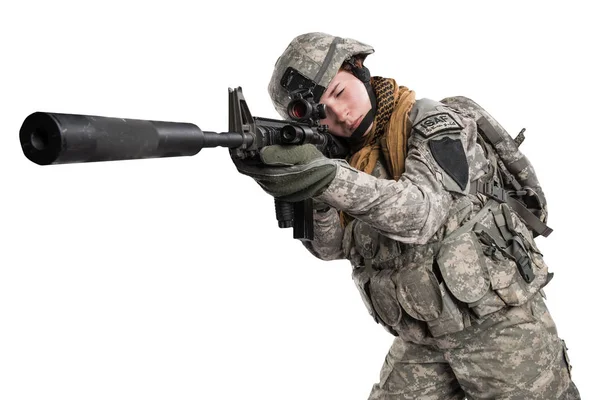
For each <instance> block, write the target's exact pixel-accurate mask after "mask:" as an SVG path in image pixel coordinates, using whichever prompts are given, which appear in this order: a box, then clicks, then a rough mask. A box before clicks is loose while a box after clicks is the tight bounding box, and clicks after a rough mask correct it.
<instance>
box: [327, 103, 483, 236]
mask: <svg viewBox="0 0 600 400" xmlns="http://www.w3.org/2000/svg"><path fill="white" fill-rule="evenodd" d="M417 115H418V116H417V119H416V123H415V124H413V130H412V132H411V135H410V138H409V142H408V155H407V159H406V163H405V166H406V169H405V172H404V174H403V175H402V177H401V178H400V179H399V180H398V181H397V182H396V181H393V180H385V179H377V178H375V177H373V176H371V175H369V174H366V173H364V172H360V171H358V170H356V169H354V168H352V167H350V166H349V165H348V164H347V163H346V162H345V161H343V160H336V162H337V163H338V169H337V172H336V176H335V178H334V180H333V181H332V182H331V184H330V185H329V186H328V187H327V189H326V190H325V191H324V192H323V193H321V194H320V195H319V196H317V197H316V199H317V200H320V201H323V202H324V203H327V204H329V205H331V206H332V207H335V208H337V209H339V210H343V211H345V212H347V213H348V214H350V215H352V216H353V217H355V218H357V219H359V220H362V221H364V222H366V223H367V224H369V225H371V226H372V227H373V228H375V229H377V230H378V231H380V232H381V233H382V234H383V235H385V236H388V237H390V238H392V239H394V240H398V241H400V242H404V243H417V244H424V243H427V242H428V241H429V240H430V239H431V237H432V236H433V235H434V234H435V233H436V232H437V231H438V230H439V229H440V228H441V226H442V225H443V224H444V223H445V222H446V219H447V217H448V210H449V208H450V205H451V204H452V202H453V201H454V198H455V196H461V195H466V194H467V193H468V190H469V187H468V185H469V181H470V179H469V177H470V176H471V172H470V164H469V160H472V159H473V157H472V155H471V154H469V151H474V148H475V146H474V143H475V141H476V137H477V128H476V125H475V123H474V121H471V122H469V123H466V122H465V120H463V118H462V117H461V116H459V115H457V114H455V113H454V112H453V111H452V110H450V109H448V108H445V107H443V106H442V105H441V104H440V103H436V105H435V107H430V110H428V111H427V112H421V113H417ZM465 149H467V150H465Z"/></svg>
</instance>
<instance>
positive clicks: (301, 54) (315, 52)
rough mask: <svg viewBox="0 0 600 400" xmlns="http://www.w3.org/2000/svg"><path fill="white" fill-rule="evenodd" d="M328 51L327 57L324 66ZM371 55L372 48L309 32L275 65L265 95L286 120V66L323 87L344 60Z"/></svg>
mask: <svg viewBox="0 0 600 400" xmlns="http://www.w3.org/2000/svg"><path fill="white" fill-rule="evenodd" d="M332 44H333V46H332ZM330 49H331V56H330V57H331V58H330V60H329V62H328V63H327V64H326V65H324V62H325V61H326V60H327V55H328V54H329V53H330ZM373 52H374V50H373V48H372V47H371V46H369V45H367V44H364V43H361V42H359V41H357V40H354V39H344V38H340V37H336V36H332V35H328V34H326V33H321V32H312V33H307V34H304V35H300V36H297V37H296V38H294V40H292V42H291V43H290V44H289V45H288V47H287V48H286V49H285V51H284V52H283V54H282V55H281V56H280V57H279V59H278V60H277V62H276V63H275V67H274V71H273V75H272V76H271V81H270V82H269V88H268V90H269V95H270V96H271V100H272V101H273V105H274V106H275V109H276V110H277V112H278V113H279V115H281V117H282V118H284V119H288V118H289V117H288V115H287V105H288V103H289V102H290V97H289V95H288V93H287V91H286V90H285V89H284V88H283V87H282V86H281V78H282V77H283V74H284V73H285V71H286V69H287V68H288V67H294V68H296V69H297V70H298V71H300V73H302V74H303V75H304V76H306V77H307V78H309V79H311V80H313V81H315V82H316V83H317V84H318V85H321V86H323V87H325V88H326V87H327V86H328V85H329V82H331V80H332V79H333V77H334V76H335V75H336V74H337V72H338V70H339V69H340V67H341V65H342V64H343V62H344V60H346V59H347V58H349V57H351V56H354V55H358V54H362V55H364V56H367V55H369V54H371V53H373ZM317 75H320V76H317ZM315 78H317V79H315Z"/></svg>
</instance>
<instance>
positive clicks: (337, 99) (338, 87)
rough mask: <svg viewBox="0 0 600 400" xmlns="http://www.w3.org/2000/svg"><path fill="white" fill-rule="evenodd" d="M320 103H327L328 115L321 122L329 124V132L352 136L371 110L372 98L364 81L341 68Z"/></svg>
mask: <svg viewBox="0 0 600 400" xmlns="http://www.w3.org/2000/svg"><path fill="white" fill-rule="evenodd" d="M320 103H322V104H325V110H326V115H327V118H325V119H322V120H321V123H323V124H326V125H328V126H329V132H331V133H332V134H334V135H336V136H342V137H350V136H351V135H352V132H354V130H355V129H356V128H357V127H358V126H359V125H360V123H361V122H362V120H363V118H364V117H365V115H367V113H368V112H369V110H371V100H370V99H369V94H368V93H367V88H366V87H365V85H364V83H362V82H361V81H360V80H359V79H358V78H357V77H355V76H354V75H352V73H350V72H348V71H345V70H340V71H339V72H338V73H337V75H336V76H335V77H334V78H333V80H332V81H331V83H330V84H329V86H328V87H327V90H326V91H325V93H323V95H322V96H321V100H320ZM372 126H373V124H371V126H369V128H368V129H367V131H366V132H368V131H369V130H370V129H371V127H372Z"/></svg>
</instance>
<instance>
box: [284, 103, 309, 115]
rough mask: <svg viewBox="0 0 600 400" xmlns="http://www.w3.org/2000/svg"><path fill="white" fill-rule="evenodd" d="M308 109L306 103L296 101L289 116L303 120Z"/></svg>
mask: <svg viewBox="0 0 600 400" xmlns="http://www.w3.org/2000/svg"><path fill="white" fill-rule="evenodd" d="M306 113H307V107H306V103H305V102H304V101H296V102H294V103H293V104H291V106H290V109H289V111H288V114H290V117H292V118H296V119H302V118H305V117H306Z"/></svg>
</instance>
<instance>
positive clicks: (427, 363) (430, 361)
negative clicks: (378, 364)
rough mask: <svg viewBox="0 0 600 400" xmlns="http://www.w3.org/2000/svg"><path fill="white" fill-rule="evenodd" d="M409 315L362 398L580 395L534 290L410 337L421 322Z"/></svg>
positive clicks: (562, 347) (561, 345) (423, 399)
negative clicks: (516, 303)
mask: <svg viewBox="0 0 600 400" xmlns="http://www.w3.org/2000/svg"><path fill="white" fill-rule="evenodd" d="M403 318H404V316H403ZM412 322H414V325H413V326H412V327H411V323H410V322H409V323H408V325H407V326H406V328H407V329H405V330H403V333H402V334H401V337H397V338H396V339H395V340H394V342H393V344H392V347H391V349H390V351H389V353H388V355H387V356H386V359H385V363H384V365H383V368H382V369H381V376H380V382H379V383H377V384H375V385H374V386H373V389H372V391H371V395H370V396H369V400H400V399H415V400H416V399H418V400H442V399H443V400H454V399H456V400H458V399H465V398H467V399H511V400H512V399H544V400H548V399H565V400H566V399H569V400H571V399H580V396H579V392H578V390H577V388H576V386H575V384H574V383H573V382H572V380H571V366H570V364H569V361H568V360H569V359H568V357H567V352H566V346H565V344H564V341H562V340H561V339H560V338H559V337H558V335H557V331H556V326H555V324H554V321H553V320H552V317H551V316H550V313H549V312H548V309H547V308H546V305H545V303H544V300H543V298H542V296H541V295H540V294H539V293H538V294H536V295H535V297H534V298H533V299H532V300H531V301H530V302H529V303H526V304H525V305H523V306H520V307H508V308H505V309H503V310H500V311H498V312H496V313H493V314H491V315H489V316H487V317H486V318H485V319H483V320H481V321H477V322H474V323H473V324H472V325H471V326H470V327H469V328H467V329H465V330H463V331H461V332H457V333H453V334H448V335H444V336H441V337H438V338H433V337H431V335H425V334H422V335H421V338H420V339H418V340H415V339H416V338H418V336H419V335H418V334H416V333H415V332H416V331H418V330H419V329H422V327H421V326H419V325H418V323H419V321H416V320H413V321H412ZM411 329H412V332H411Z"/></svg>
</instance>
